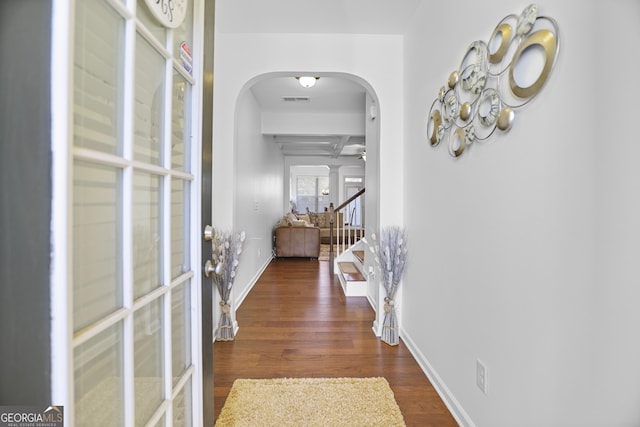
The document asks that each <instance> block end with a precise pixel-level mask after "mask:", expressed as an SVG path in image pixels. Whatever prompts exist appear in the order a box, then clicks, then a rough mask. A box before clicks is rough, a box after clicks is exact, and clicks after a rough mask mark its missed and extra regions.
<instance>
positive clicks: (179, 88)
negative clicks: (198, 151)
mask: <svg viewBox="0 0 640 427" xmlns="http://www.w3.org/2000/svg"><path fill="white" fill-rule="evenodd" d="M190 103H191V85H190V84H189V83H188V82H187V81H186V80H185V79H184V77H182V75H180V74H179V73H178V72H176V71H174V72H173V113H172V114H171V120H172V123H171V129H172V135H171V168H172V169H177V170H181V171H186V172H189V166H188V163H187V162H186V161H185V159H186V158H187V157H185V156H188V155H189V134H190V132H189V129H190V127H191V124H190V123H189V117H190V115H189V114H188V107H187V106H188V105H190Z"/></svg>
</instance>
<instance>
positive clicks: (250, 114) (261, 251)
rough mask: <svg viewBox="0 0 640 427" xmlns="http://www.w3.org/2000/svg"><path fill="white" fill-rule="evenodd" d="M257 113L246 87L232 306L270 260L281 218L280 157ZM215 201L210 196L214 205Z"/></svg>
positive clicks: (239, 112)
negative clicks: (241, 234)
mask: <svg viewBox="0 0 640 427" xmlns="http://www.w3.org/2000/svg"><path fill="white" fill-rule="evenodd" d="M260 117H261V110H260V106H259V105H258V103H257V101H256V99H255V97H254V96H253V93H252V92H251V91H250V90H247V91H244V92H243V93H242V95H241V96H240V99H239V100H238V104H237V108H236V119H237V130H236V141H235V146H236V147H235V150H236V152H235V154H236V169H235V196H236V197H235V219H234V229H235V230H236V231H241V230H244V231H245V233H246V241H245V244H244V250H243V253H242V256H241V258H240V267H239V268H238V277H237V279H236V282H235V287H234V290H233V292H234V300H235V301H236V307H235V308H237V306H238V303H239V302H240V300H241V299H244V297H245V296H246V293H247V292H249V290H250V287H251V286H253V284H254V283H255V281H256V280H257V278H258V276H259V274H260V273H261V272H262V270H263V269H264V267H265V266H266V264H267V263H268V262H269V261H270V260H271V253H272V229H273V226H274V225H275V224H276V222H277V221H278V220H279V219H280V217H281V216H282V200H283V197H284V196H283V192H282V189H283V187H284V186H283V177H284V174H283V171H284V158H283V156H282V153H281V151H280V149H279V148H278V147H277V146H276V145H275V144H274V143H273V142H272V141H271V139H270V138H268V137H266V136H263V135H262V133H261V125H260ZM233 175H234V174H233V172H230V176H228V177H226V180H227V183H229V184H230V183H231V182H232V181H233V179H234V176H233ZM216 201H218V198H217V197H216V196H215V195H214V204H215V203H216ZM214 224H215V223H214ZM240 327H242V325H240Z"/></svg>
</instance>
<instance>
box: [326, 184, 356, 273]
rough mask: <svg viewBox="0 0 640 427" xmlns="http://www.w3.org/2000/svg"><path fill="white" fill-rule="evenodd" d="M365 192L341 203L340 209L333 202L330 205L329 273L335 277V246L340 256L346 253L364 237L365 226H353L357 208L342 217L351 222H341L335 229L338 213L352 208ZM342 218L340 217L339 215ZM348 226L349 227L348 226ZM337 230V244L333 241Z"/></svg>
mask: <svg viewBox="0 0 640 427" xmlns="http://www.w3.org/2000/svg"><path fill="white" fill-rule="evenodd" d="M364 192H365V188H363V189H362V190H359V191H358V192H357V193H355V194H354V195H353V196H351V197H349V198H348V199H347V200H345V201H344V202H342V203H340V204H339V205H338V207H335V208H334V207H333V202H332V203H330V204H329V272H330V273H331V275H332V276H333V261H334V259H335V254H334V245H335V247H336V249H337V251H338V255H340V254H341V253H342V252H344V251H345V250H346V249H347V248H348V247H349V246H351V245H352V244H354V243H356V242H357V241H358V240H360V239H362V238H363V237H364V224H358V225H360V226H359V227H354V224H353V216H354V212H355V207H354V208H353V210H351V212H349V213H348V215H344V214H343V215H342V218H347V217H348V218H349V222H348V223H346V222H345V221H344V220H342V221H340V222H341V224H337V225H338V226H337V227H334V224H335V218H336V213H338V212H340V210H342V209H344V208H345V207H347V206H350V205H351V203H353V202H354V201H355V200H356V199H358V198H359V197H362V195H363V194H364ZM337 216H338V217H340V216H339V215H337ZM347 224H348V225H347ZM334 229H335V230H336V236H335V237H336V238H335V244H334V239H333V230H334Z"/></svg>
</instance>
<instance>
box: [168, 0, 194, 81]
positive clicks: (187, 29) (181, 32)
mask: <svg viewBox="0 0 640 427" xmlns="http://www.w3.org/2000/svg"><path fill="white" fill-rule="evenodd" d="M185 3H186V7H187V10H186V14H185V17H184V21H182V24H181V25H180V26H179V27H177V28H176V29H175V30H174V31H173V57H174V58H175V59H177V60H178V62H179V63H181V64H183V66H185V64H184V61H187V63H188V62H189V60H188V59H186V58H184V54H185V52H183V51H182V49H181V45H182V43H186V45H187V46H188V48H189V50H191V49H193V3H194V2H193V1H187V2H185ZM192 56H193V53H192ZM191 64H193V61H191ZM185 68H186V69H187V71H189V72H190V68H192V67H189V65H186V66H185Z"/></svg>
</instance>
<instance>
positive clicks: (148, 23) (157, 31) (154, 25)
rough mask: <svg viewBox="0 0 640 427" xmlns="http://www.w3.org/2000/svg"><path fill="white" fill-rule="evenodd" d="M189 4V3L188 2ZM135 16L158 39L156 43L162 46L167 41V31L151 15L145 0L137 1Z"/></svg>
mask: <svg viewBox="0 0 640 427" xmlns="http://www.w3.org/2000/svg"><path fill="white" fill-rule="evenodd" d="M189 3H191V1H189ZM136 16H137V17H138V19H139V20H140V22H141V23H142V25H144V27H145V28H146V29H147V30H149V32H151V34H153V36H154V37H155V38H156V39H158V41H159V42H160V43H161V44H162V45H164V44H165V43H166V40H167V30H166V29H165V27H164V26H163V25H162V24H160V23H159V22H158V20H157V19H156V18H155V17H154V16H153V15H152V14H151V11H150V10H149V7H148V6H147V4H146V2H145V0H138V9H137V10H136Z"/></svg>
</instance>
